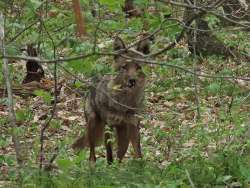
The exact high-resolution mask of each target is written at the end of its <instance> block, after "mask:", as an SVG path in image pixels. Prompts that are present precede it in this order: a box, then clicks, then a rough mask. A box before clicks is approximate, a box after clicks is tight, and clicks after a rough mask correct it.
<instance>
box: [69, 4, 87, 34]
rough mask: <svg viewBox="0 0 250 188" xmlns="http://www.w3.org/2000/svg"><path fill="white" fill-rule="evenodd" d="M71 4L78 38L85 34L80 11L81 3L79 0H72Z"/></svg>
mask: <svg viewBox="0 0 250 188" xmlns="http://www.w3.org/2000/svg"><path fill="white" fill-rule="evenodd" d="M72 4H73V10H74V14H75V20H76V26H77V29H76V35H77V36H78V37H80V38H83V37H84V36H85V35H86V30H85V22H84V18H83V16H82V11H81V4H80V1H79V0H72Z"/></svg>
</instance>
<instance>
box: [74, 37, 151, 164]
mask: <svg viewBox="0 0 250 188" xmlns="http://www.w3.org/2000/svg"><path fill="white" fill-rule="evenodd" d="M113 45H114V50H115V51H116V52H118V55H116V56H115V57H114V61H115V63H114V69H115V71H116V73H117V74H115V75H106V76H104V77H103V78H102V79H101V81H100V82H99V83H98V84H97V86H96V87H92V88H91V90H90V95H89V97H88V99H87V102H86V105H85V117H86V121H87V131H86V134H85V135H83V136H82V137H80V138H79V139H78V140H76V142H75V143H74V144H73V145H72V147H73V149H77V150H79V149H83V148H84V147H85V146H89V147H90V157H89V160H90V161H96V157H95V146H97V144H98V142H99V141H100V140H102V138H103V137H104V140H105V147H106V157H107V162H108V164H111V163H112V162H113V155H112V146H111V142H110V138H111V133H110V131H105V125H107V126H108V127H110V129H111V130H113V129H115V130H116V137H117V138H116V139H117V150H118V151H117V157H118V159H119V161H121V160H122V158H123V157H124V155H125V153H126V152H127V149H128V145H129V141H131V143H132V146H133V148H134V150H135V154H136V157H137V158H141V157H142V153H141V146H140V133H139V123H140V121H139V118H138V116H136V114H137V113H139V112H140V109H141V108H142V106H143V99H144V87H145V83H146V78H145V77H146V75H145V74H144V73H143V70H142V63H141V62H140V61H136V60H135V59H138V58H143V54H148V53H149V40H148V39H145V40H143V41H140V42H139V43H138V45H137V48H136V50H133V49H127V48H126V46H125V44H124V42H123V41H122V40H121V39H120V38H119V37H117V38H116V39H115V40H114V44H113ZM129 57H130V58H129Z"/></svg>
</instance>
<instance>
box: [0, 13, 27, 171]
mask: <svg viewBox="0 0 250 188" xmlns="http://www.w3.org/2000/svg"><path fill="white" fill-rule="evenodd" d="M0 42H1V48H2V53H3V56H5V55H6V52H5V46H4V16H3V14H2V13H1V12H0ZM3 74H4V78H5V84H6V89H7V94H8V110H9V112H8V117H9V123H10V126H11V128H12V131H11V133H12V141H13V143H14V148H15V152H16V159H17V163H18V165H19V166H20V167H21V166H22V165H23V154H22V149H21V144H20V139H19V136H18V133H17V131H15V128H16V116H15V111H14V102H13V96H12V87H11V81H10V73H9V67H8V59H6V58H4V59H3Z"/></svg>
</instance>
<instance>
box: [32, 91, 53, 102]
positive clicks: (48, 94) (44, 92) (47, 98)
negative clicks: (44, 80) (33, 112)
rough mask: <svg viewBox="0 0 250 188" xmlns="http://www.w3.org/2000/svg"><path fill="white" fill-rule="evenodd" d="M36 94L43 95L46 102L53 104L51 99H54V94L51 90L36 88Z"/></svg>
mask: <svg viewBox="0 0 250 188" xmlns="http://www.w3.org/2000/svg"><path fill="white" fill-rule="evenodd" d="M34 94H35V95H36V96H39V97H42V99H43V100H44V102H45V103H47V104H51V100H52V98H53V97H52V96H51V94H50V93H49V92H47V91H44V90H35V91H34Z"/></svg>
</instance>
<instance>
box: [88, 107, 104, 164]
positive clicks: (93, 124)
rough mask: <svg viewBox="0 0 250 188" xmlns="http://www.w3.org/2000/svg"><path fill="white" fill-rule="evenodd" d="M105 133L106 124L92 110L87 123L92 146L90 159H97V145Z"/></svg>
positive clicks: (90, 145) (93, 160)
mask: <svg viewBox="0 0 250 188" xmlns="http://www.w3.org/2000/svg"><path fill="white" fill-rule="evenodd" d="M103 135H104V124H103V122H101V119H100V118H99V117H98V116H97V114H96V113H94V112H92V113H91V114H90V116H89V118H88V124H87V139H88V144H89V148H90V156H89V160H90V161H92V162H95V161H96V156H95V146H96V145H97V144H98V142H99V141H100V140H102V138H103Z"/></svg>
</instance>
